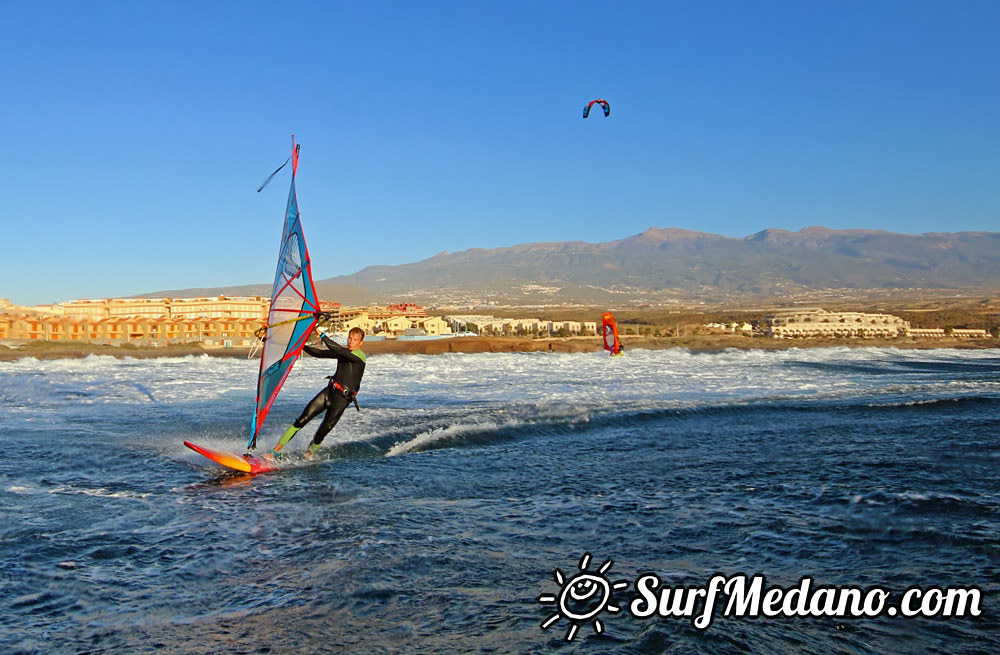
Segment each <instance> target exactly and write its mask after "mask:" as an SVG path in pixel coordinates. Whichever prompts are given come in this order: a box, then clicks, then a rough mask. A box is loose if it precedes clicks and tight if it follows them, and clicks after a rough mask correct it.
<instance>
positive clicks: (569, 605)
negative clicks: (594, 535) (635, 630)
mask: <svg viewBox="0 0 1000 655" xmlns="http://www.w3.org/2000/svg"><path fill="white" fill-rule="evenodd" d="M613 563H614V562H613V560H610V559H609V560H608V561H606V562H605V563H604V564H602V565H601V568H599V569H598V570H597V573H589V572H588V571H587V567H588V566H590V553H584V554H583V557H581V558H580V572H579V573H577V574H576V575H574V576H573V577H571V578H569V579H568V580H567V579H566V576H564V575H563V573H562V571H560V570H559V569H555V571H554V572H553V575H554V577H555V580H556V583H558V584H559V586H560V587H561V588H560V590H559V595H558V596H552V595H549V594H543V595H541V596H539V597H538V602H539V603H543V604H546V605H555V606H556V613H555V614H553V615H552V616H550V617H548V618H547V619H545V621H543V622H542V626H541V627H542V630H548V629H549V627H550V626H551V625H552V624H554V623H556V622H557V621H558V620H559V619H561V618H564V619H566V620H567V621H569V624H570V625H569V629H568V630H567V631H566V641H573V637H575V636H576V633H577V631H579V629H580V626H581V625H583V624H584V623H587V622H588V621H593V625H594V632H595V633H596V634H601V633H602V632H604V624H603V623H601V620H600V619H598V618H597V615H598V614H600V613H601V612H604V611H607V612H610V613H611V614H617V613H618V612H620V611H621V608H620V607H615V606H614V605H612V604H611V597H612V595H614V593H615V591H617V590H618V589H624V588H626V587H628V582H625V581H619V582H615V583H614V584H612V583H611V581H610V580H608V579H607V578H606V577H605V576H604V574H605V573H607V572H608V571H609V570H610V569H611V565H612V564H613Z"/></svg>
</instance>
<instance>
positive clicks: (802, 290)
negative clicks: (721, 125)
mask: <svg viewBox="0 0 1000 655" xmlns="http://www.w3.org/2000/svg"><path fill="white" fill-rule="evenodd" d="M270 287H271V285H270V284H269V283H267V284H253V285H246V286H238V287H216V288H211V289H184V290H174V291H162V292H158V293H155V294H146V295H147V296H160V297H162V296H190V295H216V294H218V295H267V294H269V293H270ZM316 288H317V292H318V293H319V295H320V297H321V298H322V299H324V300H337V301H340V302H343V303H345V304H361V303H370V302H379V303H383V302H399V301H412V302H419V303H424V304H429V305H435V304H444V305H457V304H476V303H477V302H478V303H483V302H495V303H497V304H507V305H544V304H561V303H582V304H607V305H620V304H628V303H647V302H648V303H717V302H732V301H734V300H735V301H753V300H764V299H792V298H796V297H809V296H816V295H819V296H823V295H828V296H829V295H837V296H841V297H845V298H846V297H864V296H866V295H884V294H886V293H904V292H907V291H912V292H913V293H914V294H915V293H917V291H918V290H920V291H921V292H924V291H928V292H931V291H945V290H946V291H953V292H973V293H977V292H987V293H988V292H990V291H991V290H992V291H994V292H995V291H996V290H997V289H1000V233H997V232H956V233H927V234H897V233H893V232H886V231H881V230H831V229H827V228H824V227H809V228H805V229H803V230H800V231H798V232H790V231H786V230H778V229H767V230H763V231H761V232H758V233H756V234H752V235H750V236H748V237H744V238H732V237H725V236H721V235H718V234H709V233H705V232H694V231H689V230H682V229H677V228H656V227H653V228H650V229H648V230H646V231H645V232H642V233H641V234H636V235H634V236H630V237H628V238H625V239H621V240H618V241H610V242H606V243H585V242H582V241H569V242H559V243H528V244H522V245H517V246H511V247H507V248H493V249H488V250H486V249H481V248H473V249H470V250H463V251H460V252H454V253H448V252H442V253H440V254H438V255H435V256H433V257H430V258H429V259H425V260H422V261H419V262H415V263H411V264H402V265H399V266H369V267H367V268H365V269H363V270H361V271H358V272H357V273H354V274H353V275H344V276H338V277H333V278H328V279H325V280H317V281H316Z"/></svg>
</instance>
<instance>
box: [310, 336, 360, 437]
mask: <svg viewBox="0 0 1000 655" xmlns="http://www.w3.org/2000/svg"><path fill="white" fill-rule="evenodd" d="M322 339H323V344H324V345H326V350H323V349H322V348H317V347H315V346H306V347H305V348H303V349H302V350H304V351H305V352H307V353H309V354H310V355H312V356H313V357H332V358H334V359H336V360H337V372H336V373H334V375H333V377H332V379H331V380H330V384H328V385H327V386H326V387H324V388H323V390H322V391H320V392H319V393H318V394H316V397H315V398H313V399H312V400H310V401H309V404H308V405H306V407H305V409H303V410H302V414H300V415H299V417H298V418H297V419H295V422H294V423H292V425H294V426H295V427H297V428H302V427H305V424H306V423H308V422H309V421H311V420H313V419H314V418H316V416H318V415H319V413H320V412H322V411H323V410H326V416H324V417H323V422H322V423H321V424H320V426H319V429H317V430H316V435H315V436H313V440H312V442H313V443H314V444H317V445H318V444H320V443H322V441H323V438H324V437H326V435H327V434H329V432H330V430H332V429H333V426H335V425H336V424H337V421H339V420H340V416H341V414H343V413H344V410H345V409H347V406H348V405H350V404H351V403H352V402H353V401H354V395H355V394H357V392H358V390H359V389H361V376H363V375H364V374H365V354H364V353H363V352H362V351H361V349H358V350H348V349H347V348H344V347H343V346H341V345H340V344H338V343H337V342H336V341H334V340H333V339H331V338H330V337H327V336H323V337H322ZM336 384H339V385H340V386H341V387H342V388H343V389H344V390H343V391H341V390H340V389H337V387H336V386H335V385H336Z"/></svg>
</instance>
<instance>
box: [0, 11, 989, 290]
mask: <svg viewBox="0 0 1000 655" xmlns="http://www.w3.org/2000/svg"><path fill="white" fill-rule="evenodd" d="M998 34H1000V2H996V1H995V0H960V1H956V0H940V1H926V0H900V1H890V0H830V1H823V0H759V1H748V0H733V1H724V0H690V1H671V0H659V1H654V2H614V1H612V0H600V1H597V2H594V1H590V0H572V1H567V2H558V1H548V0H546V1H537V0H530V1H520V0H505V1H504V2H485V1H478V0H459V1H455V2H451V1H445V0H433V1H430V0H428V1H424V2H416V1H406V2H403V1H372V2H360V1H357V0H351V1H349V2H336V1H332V0H331V1H325V2H319V1H317V2H277V1H274V2H254V1H246V0H243V1H239V2H237V1H235V0H234V1H231V2H223V1H218V0H215V1H206V0H198V1H194V2H186V1H178V0H170V1H163V2H155V1H152V0H151V1H148V2H126V1H124V0H122V1H120V2H106V1H100V0H88V1H87V2H78V1H72V2H52V1H48V0H35V1H32V2H13V1H12V2H5V3H4V4H3V9H2V22H0V55H2V62H3V63H2V67H0V88H2V89H3V92H2V95H0V98H2V102H0V148H2V154H3V156H2V158H0V190H2V193H0V221H2V230H0V243H2V256H0V297H7V298H10V299H11V300H13V301H14V302H16V303H23V304H38V303H47V302H58V301H61V300H68V299H72V298H78V297H89V298H97V297H106V296H122V295H134V294H139V293H145V292H153V291H158V290H165V289H180V288H186V287H211V286H223V285H238V284H252V283H270V281H271V279H272V277H273V274H274V265H275V260H276V257H277V247H278V243H277V242H278V238H279V236H280V232H281V222H282V219H283V211H284V204H285V199H286V194H287V190H288V175H287V173H286V172H282V173H280V174H279V175H278V176H277V177H276V178H275V180H274V181H273V182H272V183H271V185H270V186H269V187H267V188H266V189H265V190H264V191H263V192H261V193H256V189H257V186H258V185H259V184H260V183H261V182H262V181H263V180H264V179H265V178H266V177H267V175H268V174H269V173H270V172H271V171H272V170H273V169H274V168H276V167H277V166H278V165H279V164H281V162H283V161H284V160H285V158H286V157H287V156H288V152H289V147H290V135H291V134H293V133H294V134H295V135H296V138H297V140H298V141H299V142H300V143H301V144H302V158H301V163H300V167H299V175H298V191H299V204H300V208H301V211H302V221H303V228H304V230H305V234H306V238H307V240H308V243H309V248H310V251H311V254H312V256H313V259H314V264H313V267H314V275H315V277H316V278H317V279H321V278H326V277H331V276H335V275H341V274H350V273H354V272H356V271H358V270H360V269H362V268H364V267H365V266H369V265H373V264H390V265H395V264H404V263H409V262H413V261H419V260H421V259H425V258H427V257H430V256H432V255H434V254H437V253H439V252H441V251H445V250H447V251H456V250H465V249H468V248H495V247H501V246H510V245H515V244H519V243H528V242H537V241H573V240H582V241H589V242H601V241H612V240H616V239H621V238H624V237H627V236H630V235H632V234H636V233H638V232H641V231H643V230H645V229H647V228H649V227H652V226H657V227H679V228H685V229H690V230H700V231H706V232H712V233H716V234H723V235H726V236H732V237H744V236H747V235H750V234H753V233H755V232H758V231H760V230H762V229H765V228H771V227H773V228H783V229H789V230H799V229H801V228H803V227H808V226H812V225H823V226H826V227H831V228H838V229H842V228H870V229H885V230H890V231H894V232H906V233H921V232H955V231H962V230H989V231H997V230H998V229H1000V220H998V219H1000V118H998V117H1000V74H998V72H997V67H998V62H1000V38H998V37H997V35H998ZM594 98H606V99H607V100H608V101H609V102H610V104H611V117H610V118H607V119H606V118H604V117H603V115H601V114H600V112H595V113H596V115H594V114H591V117H590V118H589V119H587V120H583V118H582V109H583V106H584V105H585V104H586V103H587V102H588V101H589V100H592V99H594Z"/></svg>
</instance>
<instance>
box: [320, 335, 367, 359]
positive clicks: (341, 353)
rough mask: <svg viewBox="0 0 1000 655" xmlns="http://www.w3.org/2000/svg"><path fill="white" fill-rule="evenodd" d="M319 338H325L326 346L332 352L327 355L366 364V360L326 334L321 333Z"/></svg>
mask: <svg viewBox="0 0 1000 655" xmlns="http://www.w3.org/2000/svg"><path fill="white" fill-rule="evenodd" d="M319 338H320V339H322V340H323V343H324V344H326V347H327V348H328V349H329V351H330V353H331V354H328V355H326V357H336V358H337V359H343V360H346V361H349V362H355V363H357V364H364V363H365V362H364V360H362V359H361V358H360V357H358V356H357V355H355V354H354V353H352V352H351V351H350V350H348V349H347V348H345V347H343V346H342V345H340V344H339V343H337V342H336V341H334V340H333V339H331V338H330V337H328V336H326V334H320V335H319Z"/></svg>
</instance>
